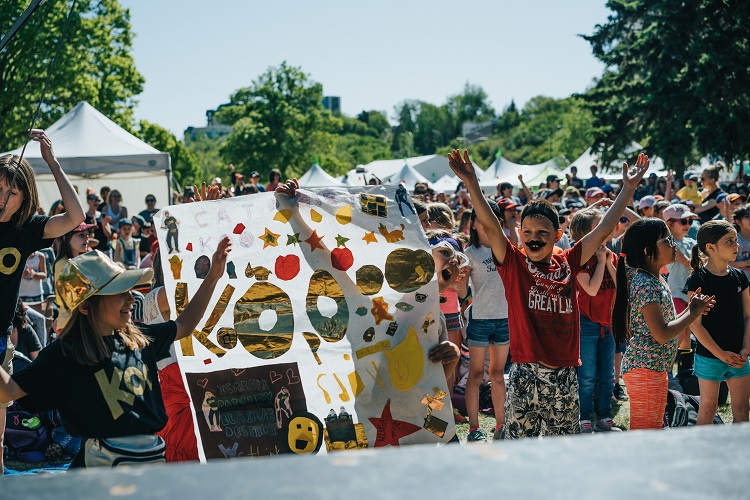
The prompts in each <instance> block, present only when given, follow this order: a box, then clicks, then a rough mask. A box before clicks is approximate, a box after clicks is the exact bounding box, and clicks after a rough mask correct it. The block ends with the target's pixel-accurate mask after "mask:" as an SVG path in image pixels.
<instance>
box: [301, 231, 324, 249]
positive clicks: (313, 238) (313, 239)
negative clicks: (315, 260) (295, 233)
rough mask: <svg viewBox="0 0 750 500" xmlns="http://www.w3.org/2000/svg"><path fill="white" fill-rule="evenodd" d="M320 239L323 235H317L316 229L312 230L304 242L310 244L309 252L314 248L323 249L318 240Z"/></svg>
mask: <svg viewBox="0 0 750 500" xmlns="http://www.w3.org/2000/svg"><path fill="white" fill-rule="evenodd" d="M322 239H323V236H318V230H317V229H316V230H315V231H313V233H312V234H311V235H310V237H309V238H307V239H306V240H305V243H307V244H309V245H310V251H311V252H314V251H315V249H316V248H320V249H321V250H323V245H321V244H320V240H322Z"/></svg>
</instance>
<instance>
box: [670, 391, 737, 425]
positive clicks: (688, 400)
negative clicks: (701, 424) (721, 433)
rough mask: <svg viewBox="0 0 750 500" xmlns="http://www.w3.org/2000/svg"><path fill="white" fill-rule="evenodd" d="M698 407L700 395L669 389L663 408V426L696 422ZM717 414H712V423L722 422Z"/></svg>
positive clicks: (694, 423) (693, 423)
mask: <svg viewBox="0 0 750 500" xmlns="http://www.w3.org/2000/svg"><path fill="white" fill-rule="evenodd" d="M699 409H700V396H692V395H690V394H683V393H681V392H679V391H675V390H672V389H669V391H668V392H667V405H666V408H665V410H664V424H665V427H686V426H688V425H696V424H697V423H698V411H699ZM723 423H724V421H723V420H722V419H721V417H720V416H719V415H716V416H714V424H723Z"/></svg>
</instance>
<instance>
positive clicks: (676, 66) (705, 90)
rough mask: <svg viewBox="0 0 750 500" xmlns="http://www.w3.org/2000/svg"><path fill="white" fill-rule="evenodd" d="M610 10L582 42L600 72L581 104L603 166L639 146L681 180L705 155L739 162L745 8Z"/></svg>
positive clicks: (667, 2) (746, 92)
mask: <svg viewBox="0 0 750 500" xmlns="http://www.w3.org/2000/svg"><path fill="white" fill-rule="evenodd" d="M607 7H608V8H609V9H611V10H612V14H611V15H610V16H609V18H608V20H607V22H606V23H605V24H603V25H600V26H597V27H596V30H595V31H594V33H593V34H592V35H590V36H586V37H584V38H585V39H586V40H587V41H589V43H590V44H591V47H592V49H593V53H594V55H595V56H596V57H597V58H598V59H599V60H600V61H602V62H603V63H604V64H605V65H606V68H605V71H604V74H603V75H602V77H601V78H600V79H599V80H598V81H597V83H596V85H595V86H594V87H593V88H592V89H591V90H590V91H589V92H588V93H587V95H586V98H587V101H588V103H589V104H590V106H591V109H592V111H593V113H594V117H595V122H594V123H595V135H594V139H595V143H596V144H601V145H606V147H605V148H604V149H605V151H604V154H605V156H612V155H614V154H616V153H618V152H620V151H621V150H623V149H624V148H625V147H627V146H628V145H629V144H630V142H631V141H632V140H641V141H643V142H644V144H645V145H647V151H649V152H651V153H652V154H657V155H659V156H660V157H662V158H663V159H664V160H665V162H666V164H667V165H668V166H671V167H673V168H676V169H677V170H678V171H681V170H682V168H683V167H684V165H685V164H686V163H688V162H691V161H692V160H694V159H695V158H696V157H697V156H701V155H703V154H706V153H708V154H713V155H717V156H720V157H723V158H724V159H725V160H727V161H730V162H731V161H732V160H735V159H738V158H746V157H747V156H748V154H750V142H748V141H747V139H746V137H744V136H745V134H744V130H745V125H746V124H747V123H749V122H750V85H748V82H749V81H750V41H749V40H750V39H749V35H748V31H747V20H748V19H750V3H748V2H744V1H742V0H695V1H693V2H677V1H673V0H609V1H608V2H607ZM696 150H697V151H698V152H699V153H700V154H697V153H696ZM607 159H609V158H605V161H606V160H607Z"/></svg>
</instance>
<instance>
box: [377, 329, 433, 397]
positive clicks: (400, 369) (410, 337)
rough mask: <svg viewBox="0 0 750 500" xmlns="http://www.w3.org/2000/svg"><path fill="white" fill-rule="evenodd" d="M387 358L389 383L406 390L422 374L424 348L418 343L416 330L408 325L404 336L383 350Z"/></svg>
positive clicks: (417, 380)
mask: <svg viewBox="0 0 750 500" xmlns="http://www.w3.org/2000/svg"><path fill="white" fill-rule="evenodd" d="M383 354H385V357H386V358H387V359H388V375H389V376H390V378H391V384H392V385H393V387H395V388H396V389H398V390H399V391H403V392H407V391H409V390H411V388H412V387H414V386H415V385H416V384H417V382H419V381H420V380H421V379H422V375H424V350H423V349H422V344H420V343H419V338H417V332H416V331H415V330H414V327H413V326H410V327H409V330H408V331H407V333H406V337H405V338H404V340H402V341H401V343H400V344H399V345H397V346H396V347H394V348H393V349H391V350H390V351H384V353H383Z"/></svg>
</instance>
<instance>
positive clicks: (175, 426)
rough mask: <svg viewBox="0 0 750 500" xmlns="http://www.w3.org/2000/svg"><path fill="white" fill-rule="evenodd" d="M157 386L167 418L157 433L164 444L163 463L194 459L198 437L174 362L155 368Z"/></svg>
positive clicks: (196, 453)
mask: <svg viewBox="0 0 750 500" xmlns="http://www.w3.org/2000/svg"><path fill="white" fill-rule="evenodd" d="M159 385H161V394H162V398H163V399H164V408H165V409H166V410H167V417H168V418H169V420H167V425H166V427H164V429H162V430H161V431H160V432H158V433H157V434H159V436H161V437H162V439H164V442H165V443H166V445H167V462H184V461H190V460H198V440H197V439H196V437H195V430H194V429H193V414H192V413H191V412H190V397H189V396H188V394H187V391H186V390H185V384H183V382H182V375H181V374H180V366H179V365H178V364H177V363H172V364H171V365H169V366H167V367H165V368H164V369H163V370H159Z"/></svg>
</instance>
